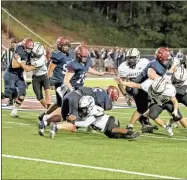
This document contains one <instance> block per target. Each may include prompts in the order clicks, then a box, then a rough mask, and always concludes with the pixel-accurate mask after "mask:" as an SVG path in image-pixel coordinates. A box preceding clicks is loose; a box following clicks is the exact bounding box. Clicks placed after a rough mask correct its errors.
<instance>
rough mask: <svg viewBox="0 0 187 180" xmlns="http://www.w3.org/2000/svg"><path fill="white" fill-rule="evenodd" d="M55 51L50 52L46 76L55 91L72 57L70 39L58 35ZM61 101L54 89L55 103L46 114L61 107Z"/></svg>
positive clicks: (61, 81) (61, 82)
mask: <svg viewBox="0 0 187 180" xmlns="http://www.w3.org/2000/svg"><path fill="white" fill-rule="evenodd" d="M56 47H57V51H54V52H52V54H51V63H50V64H49V67H48V77H49V81H50V84H51V85H54V86H55V91H56V89H57V88H58V87H60V86H61V85H62V84H63V82H64V76H65V73H66V67H67V63H68V62H69V61H71V60H72V59H73V52H72V51H71V49H70V41H69V40H68V39H67V38H66V37H59V38H58V39H57V41H56ZM61 104H62V101H61V97H60V96H59V94H58V92H57V91H56V103H55V104H53V105H51V106H50V107H49V109H48V110H47V112H46V113H47V114H50V113H51V112H52V111H54V110H55V109H57V108H58V107H61Z"/></svg>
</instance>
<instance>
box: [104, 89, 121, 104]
mask: <svg viewBox="0 0 187 180" xmlns="http://www.w3.org/2000/svg"><path fill="white" fill-rule="evenodd" d="M106 92H107V94H108V96H109V98H110V99H112V101H117V100H118V98H119V90H118V88H116V87H115V86H108V87H107V89H106Z"/></svg>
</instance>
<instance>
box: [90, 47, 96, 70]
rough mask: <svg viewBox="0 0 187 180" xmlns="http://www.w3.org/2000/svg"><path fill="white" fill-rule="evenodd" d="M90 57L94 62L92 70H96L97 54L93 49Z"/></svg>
mask: <svg viewBox="0 0 187 180" xmlns="http://www.w3.org/2000/svg"><path fill="white" fill-rule="evenodd" d="M90 57H91V61H92V68H93V69H96V54H95V51H94V50H93V48H91V49H90Z"/></svg>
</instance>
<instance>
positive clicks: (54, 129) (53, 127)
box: [49, 123, 58, 139]
mask: <svg viewBox="0 0 187 180" xmlns="http://www.w3.org/2000/svg"><path fill="white" fill-rule="evenodd" d="M57 131H58V129H57V124H56V123H51V125H50V131H49V138H51V139H54V138H55V134H56V133H57Z"/></svg>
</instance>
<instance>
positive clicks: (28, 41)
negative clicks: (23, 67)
mask: <svg viewBox="0 0 187 180" xmlns="http://www.w3.org/2000/svg"><path fill="white" fill-rule="evenodd" d="M22 42H23V45H24V47H25V51H26V52H27V53H31V51H32V49H33V48H34V42H33V41H32V39H29V38H26V39H24V40H23V41H22Z"/></svg>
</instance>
